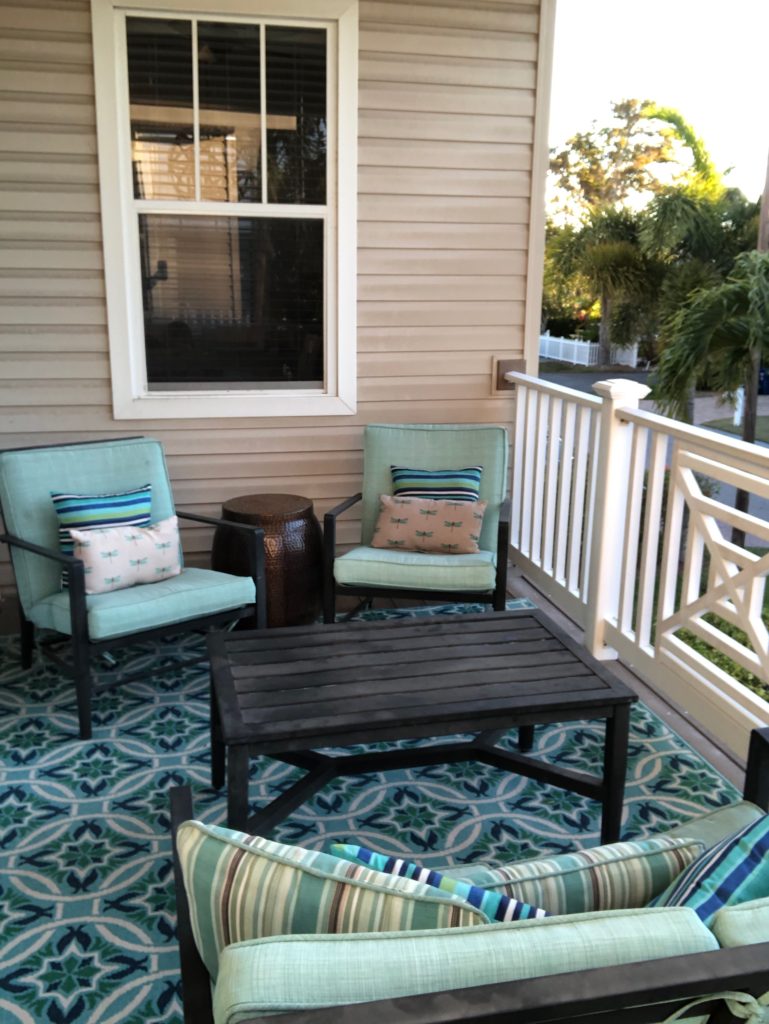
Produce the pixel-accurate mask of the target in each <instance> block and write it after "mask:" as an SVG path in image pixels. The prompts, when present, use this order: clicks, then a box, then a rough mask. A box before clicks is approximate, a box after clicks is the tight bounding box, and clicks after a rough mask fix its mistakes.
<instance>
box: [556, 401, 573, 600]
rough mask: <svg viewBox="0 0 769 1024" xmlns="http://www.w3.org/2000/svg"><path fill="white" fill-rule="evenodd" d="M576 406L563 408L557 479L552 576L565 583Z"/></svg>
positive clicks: (563, 584) (558, 581)
mask: <svg viewBox="0 0 769 1024" xmlns="http://www.w3.org/2000/svg"><path fill="white" fill-rule="evenodd" d="M576 419H577V407H576V405H574V403H573V402H569V403H568V404H567V405H566V406H565V408H564V415H563V435H562V444H561V461H560V466H559V481H558V507H557V511H556V537H555V560H554V573H553V575H554V577H555V580H556V582H557V583H560V584H561V585H562V586H565V585H566V554H567V551H568V546H569V527H570V520H571V500H572V496H571V478H572V467H573V465H574V427H575V423H576Z"/></svg>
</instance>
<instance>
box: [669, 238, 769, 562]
mask: <svg viewBox="0 0 769 1024" xmlns="http://www.w3.org/2000/svg"><path fill="white" fill-rule="evenodd" d="M667 336H668V342H667V345H666V346H665V348H664V349H663V351H662V356H661V358H660V361H659V366H658V368H657V374H656V376H655V380H654V393H655V398H656V400H657V402H658V403H659V405H660V406H661V407H662V410H663V412H666V413H668V414H669V415H673V416H677V417H679V418H681V419H683V418H685V417H684V415H683V414H684V412H685V406H686V400H687V397H688V396H689V394H690V393H691V391H692V389H693V387H694V384H695V382H696V381H697V380H698V379H699V378H700V376H701V375H702V374H703V372H705V373H707V374H708V377H709V379H710V381H711V383H712V385H713V386H714V388H715V389H716V390H718V391H723V392H726V393H732V394H733V393H734V392H735V391H736V389H737V388H738V387H740V386H742V387H744V389H745V392H744V393H745V407H744V411H743V420H742V438H743V440H744V441H750V442H753V441H755V439H756V420H757V411H758V376H759V370H760V367H761V362H762V359H764V358H766V357H767V356H769V252H766V251H763V252H761V251H757V250H754V251H753V252H744V253H741V254H740V255H739V256H738V257H737V259H736V261H735V264H734V269H733V270H732V272H731V273H730V274H729V275H728V276H727V277H726V279H725V280H724V281H722V282H721V283H720V284H717V285H714V286H712V287H710V288H700V289H698V290H697V291H695V292H694V293H693V294H692V295H691V296H690V298H689V300H688V302H687V303H686V304H685V305H684V306H682V307H681V309H680V310H679V311H678V312H677V313H676V314H674V316H673V317H672V319H671V320H670V322H669V324H668V328H667ZM748 503H749V494H748V492H747V491H743V490H738V491H737V494H736V498H735V502H734V505H735V508H736V509H738V510H739V511H742V512H747V510H748ZM732 540H733V542H734V543H735V544H739V545H744V542H745V537H744V533H743V531H741V530H738V529H736V528H735V529H734V530H733V531H732Z"/></svg>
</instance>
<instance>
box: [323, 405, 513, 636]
mask: <svg viewBox="0 0 769 1024" xmlns="http://www.w3.org/2000/svg"><path fill="white" fill-rule="evenodd" d="M507 456H508V438H507V432H506V431H505V430H504V428H502V427H497V426H466V425H452V424H371V425H369V426H367V427H366V428H365V431H364V435H363V490H362V492H361V493H359V494H356V495H354V496H353V497H352V498H348V499H347V500H346V501H343V502H342V503H341V504H340V505H337V506H336V508H333V509H331V511H330V512H327V513H326V515H325V518H324V523H323V534H324V562H323V618H324V621H325V622H333V621H334V619H335V617H336V597H337V595H338V594H339V595H345V594H350V595H354V596H356V597H361V598H363V599H364V602H370V601H371V600H373V599H374V598H375V597H406V598H418V599H427V600H443V601H452V602H453V601H480V602H482V603H486V604H491V605H492V606H493V608H494V609H495V610H496V611H502V610H504V607H505V597H506V583H507V552H508V537H509V524H508V514H507V512H508V510H507V502H506V501H505V492H506V489H507ZM393 466H396V467H406V468H408V469H411V470H420V471H433V472H435V471H439V470H463V469H467V468H469V467H482V469H481V474H480V489H479V493H478V500H479V501H483V502H486V503H487V506H486V510H485V513H484V515H483V525H482V529H481V533H480V540H479V542H478V548H479V550H478V551H477V552H476V553H466V554H443V553H423V552H420V551H416V550H399V549H397V548H394V549H391V550H390V549H386V548H382V547H374V546H372V538H373V535H374V531H375V527H376V524H377V519H378V517H379V513H380V496H381V495H383V494H384V495H392V494H393V475H392V467H393ZM358 502H361V543H360V545H358V546H357V547H354V548H353V549H352V550H351V551H348V552H346V553H345V554H343V555H339V556H337V554H336V521H337V518H338V517H339V516H340V515H341V514H342V513H343V512H345V511H347V510H348V509H349V508H352V507H353V506H354V505H355V504H356V503H358Z"/></svg>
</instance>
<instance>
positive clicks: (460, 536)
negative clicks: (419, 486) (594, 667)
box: [371, 494, 486, 555]
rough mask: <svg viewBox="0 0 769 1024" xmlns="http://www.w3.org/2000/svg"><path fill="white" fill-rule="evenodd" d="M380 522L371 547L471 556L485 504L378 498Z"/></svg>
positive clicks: (476, 547)
mask: <svg viewBox="0 0 769 1024" xmlns="http://www.w3.org/2000/svg"><path fill="white" fill-rule="evenodd" d="M379 502H380V505H379V509H380V511H379V518H378V519H377V521H376V525H375V526H374V535H373V537H372V538H371V546H372V547H374V548H389V549H390V550H391V551H421V552H423V553H429V554H433V555H474V554H477V552H478V551H479V550H480V549H479V547H478V542H479V540H480V536H481V527H482V526H483V513H484V512H485V511H486V502H485V501H451V500H442V501H439V500H435V499H433V498H398V497H392V496H391V495H389V494H382V495H380V497H379Z"/></svg>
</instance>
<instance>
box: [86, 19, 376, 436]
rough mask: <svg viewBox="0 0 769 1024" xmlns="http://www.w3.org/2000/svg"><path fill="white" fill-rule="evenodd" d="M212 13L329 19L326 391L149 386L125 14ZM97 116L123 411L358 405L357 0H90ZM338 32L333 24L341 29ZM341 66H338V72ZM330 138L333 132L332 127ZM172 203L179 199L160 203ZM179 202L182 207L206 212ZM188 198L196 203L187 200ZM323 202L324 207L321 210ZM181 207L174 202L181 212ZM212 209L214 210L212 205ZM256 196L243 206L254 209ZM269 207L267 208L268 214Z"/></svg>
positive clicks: (115, 370)
mask: <svg viewBox="0 0 769 1024" xmlns="http://www.w3.org/2000/svg"><path fill="white" fill-rule="evenodd" d="M164 13H165V14H171V15H189V16H199V17H200V16H202V17H207V18H209V19H210V20H212V21H226V20H231V19H238V18H241V19H262V18H266V19H270V20H274V21H277V22H283V23H290V21H291V20H296V21H297V23H300V24H304V25H307V24H312V23H313V21H317V22H318V23H321V24H323V25H326V26H328V23H329V22H333V23H334V24H332V25H331V30H332V31H330V32H329V56H330V60H329V65H330V68H331V72H332V74H330V76H329V77H330V82H329V85H330V87H331V88H330V90H329V99H328V104H329V125H330V128H331V127H332V122H333V121H335V128H336V146H335V147H334V146H331V147H330V150H333V151H330V152H329V154H328V175H329V193H328V194H329V202H328V207H327V217H326V243H327V244H326V257H325V260H326V266H325V275H326V289H325V296H326V301H325V331H324V335H325V339H324V341H325V344H324V350H325V373H324V384H323V388H322V390H321V389H316V388H313V389H309V388H307V389H301V388H284V387H283V388H271V387H270V386H269V385H267V387H265V388H264V389H261V388H260V389H254V390H243V389H232V390H224V389H218V390H215V389H213V388H212V389H211V391H198V390H195V391H185V390H177V389H174V390H173V391H158V390H155V389H153V390H152V391H150V390H149V389H148V387H147V370H146V354H145V349H144V324H143V308H142V297H141V272H140V264H139V242H138V227H137V217H136V209H135V206H134V196H133V182H132V175H131V143H130V139H131V135H130V115H129V104H128V69H127V66H126V48H125V17H126V16H127V15H137V16H141V15H143V14H144V15H149V16H158V17H162V16H163V14H164ZM91 19H92V29H93V47H94V78H95V87H96V124H97V133H98V146H99V182H100V194H101V218H102V232H103V247H104V276H105V284H106V292H107V323H108V330H109V347H110V362H111V372H112V403H113V410H114V416H115V419H183V418H189V419H197V418H199V417H233V416H239V417H252V416H260V417H261V416H271V417H282V416H339V415H351V414H353V413H355V411H356V397H357V396H356V392H357V369H356V331H357V319H356V297H357V296H356V285H357V280H356V275H357V146H358V139H357V133H358V0H92V3H91ZM333 30H335V31H333ZM334 72H335V74H334ZM329 134H330V136H331V135H332V134H333V133H332V132H331V131H330V132H329ZM157 205H158V208H159V209H161V208H162V210H163V211H164V212H167V210H168V209H169V207H170V206H173V202H171V203H165V202H163V203H158V204H157ZM217 205H220V204H215V203H210V204H203V203H199V204H196V208H194V209H193V208H191V207H189V206H188V205H186V204H185V203H184V201H182V202H180V203H179V208H178V212H179V213H180V214H182V213H190V214H192V213H196V212H197V213H204V212H206V211H205V209H203V207H204V206H211V207H214V206H217ZM185 206H186V208H185ZM315 209H317V208H315ZM174 212H176V211H174ZM211 212H215V211H214V210H212V211H211ZM248 212H249V211H248V208H247V206H246V207H245V208H244V213H243V215H244V216H248ZM262 212H263V215H264V216H269V207H267V208H264V207H262V208H260V213H262Z"/></svg>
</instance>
